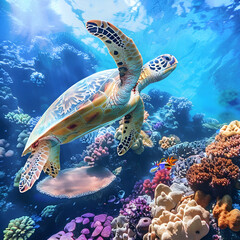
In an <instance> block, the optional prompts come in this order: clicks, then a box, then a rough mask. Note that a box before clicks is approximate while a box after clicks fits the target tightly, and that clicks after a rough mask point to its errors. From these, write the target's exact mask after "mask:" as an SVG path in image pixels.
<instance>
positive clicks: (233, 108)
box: [0, 0, 240, 240]
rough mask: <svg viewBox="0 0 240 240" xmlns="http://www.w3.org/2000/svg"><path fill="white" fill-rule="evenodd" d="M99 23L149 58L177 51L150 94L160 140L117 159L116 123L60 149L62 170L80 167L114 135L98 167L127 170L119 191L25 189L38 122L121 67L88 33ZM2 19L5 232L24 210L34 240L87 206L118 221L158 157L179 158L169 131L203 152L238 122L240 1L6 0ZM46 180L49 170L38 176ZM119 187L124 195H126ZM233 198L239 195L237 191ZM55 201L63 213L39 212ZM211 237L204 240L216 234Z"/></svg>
mask: <svg viewBox="0 0 240 240" xmlns="http://www.w3.org/2000/svg"><path fill="white" fill-rule="evenodd" d="M91 19H99V20H104V21H108V22H110V23H112V24H114V25H115V26H116V27H117V28H119V29H121V31H123V33H124V34H126V35H127V36H128V37H130V38H131V39H132V40H133V41H134V43H135V44H136V46H137V48H138V50H139V52H140V53H141V56H142V58H143V62H144V63H146V62H148V61H150V60H152V59H154V58H155V57H157V56H159V55H161V54H172V55H174V56H175V57H176V58H177V60H178V65H177V68H176V69H175V70H174V71H173V72H172V73H171V74H170V75H169V76H168V77H167V78H166V79H164V80H163V81H161V82H157V83H153V84H151V85H149V86H148V87H147V88H145V89H144V90H143V93H144V94H148V95H149V96H150V100H147V99H144V103H145V110H147V111H148V113H149V118H148V121H147V123H145V124H144V125H143V128H142V129H143V130H144V131H145V132H146V134H148V135H149V136H150V138H151V139H152V140H153V139H154V141H153V145H154V146H151V148H150V147H149V146H147V145H145V147H144V152H143V153H142V154H139V155H138V154H136V152H134V150H132V149H131V150H130V151H129V152H128V153H127V154H126V155H124V156H123V157H119V156H117V152H116V148H117V145H118V143H119V141H118V140H116V139H114V137H113V136H114V134H115V131H116V128H118V126H119V124H118V122H116V123H114V124H113V125H112V126H111V128H108V129H101V131H102V132H101V131H100V133H99V132H93V133H92V134H90V135H87V136H86V137H85V138H83V139H82V140H76V141H74V142H73V143H70V144H67V145H64V146H63V147H61V168H62V169H66V168H69V167H74V168H75V167H76V166H78V167H80V166H82V165H84V161H83V159H84V157H86V156H88V154H89V152H87V151H88V150H89V149H88V148H87V146H89V145H90V144H93V143H95V145H92V148H98V147H99V146H98V145H96V144H98V143H96V141H95V137H96V136H97V134H98V136H105V135H106V132H108V133H109V134H110V135H111V136H110V137H109V136H107V137H106V136H105V138H108V137H109V139H110V140H109V143H108V144H109V145H106V146H107V148H108V150H106V151H107V153H106V155H104V154H102V153H101V154H102V155H101V157H100V158H103V162H101V164H100V165H101V167H102V166H104V167H107V168H108V169H110V171H111V172H114V170H116V169H117V168H119V167H121V168H122V173H121V174H120V175H117V177H116V180H115V181H114V183H112V185H113V186H112V188H110V189H108V188H107V187H106V186H104V187H106V188H107V190H106V192H103V193H101V194H102V195H101V197H100V198H99V196H98V197H96V199H98V200H96V199H95V198H91V200H89V199H88V198H81V197H78V198H74V199H70V200H69V199H59V198H55V197H49V196H47V195H45V194H44V193H40V192H39V191H37V190H36V188H35V186H34V187H33V189H31V190H30V191H28V192H26V193H24V194H20V193H19V192H18V189H17V188H16V187H13V182H14V179H15V174H16V172H17V171H18V170H19V169H20V168H21V167H22V166H23V165H24V163H25V161H26V160H27V157H26V156H25V157H23V158H21V153H22V151H23V148H24V145H25V144H26V140H27V138H28V136H29V134H30V132H31V131H32V129H33V128H34V126H35V125H36V123H37V122H38V120H39V118H40V117H41V116H42V115H43V113H44V112H45V111H46V110H47V109H48V107H49V106H50V105H51V104H52V103H53V102H54V100H55V99H56V98H58V97H59V96H60V95H61V94H62V93H63V92H64V91H66V90H67V89H68V88H69V87H70V86H72V85H73V84H75V83H76V82H77V81H80V80H81V79H83V78H85V77H87V76H89V75H91V74H94V73H96V72H99V71H103V70H107V69H112V68H116V64H115V62H114V60H113V58H112V57H111V56H110V55H109V53H108V49H107V47H106V46H105V45H104V44H103V43H102V42H101V41H100V40H99V39H98V38H96V37H94V36H92V35H91V34H89V32H88V31H87V30H86V27H85V24H86V22H87V21H89V20H91ZM0 22H1V24H0V140H2V141H0V167H1V169H0V170H1V171H0V183H1V184H0V188H1V190H0V191H1V193H0V195H1V198H2V199H1V200H0V208H1V209H2V210H1V212H2V213H3V214H2V216H0V223H1V228H0V230H1V232H2V231H3V230H4V229H5V228H6V227H7V225H8V222H9V221H10V220H11V219H14V218H18V217H22V216H29V217H32V219H34V220H35V227H34V229H35V233H34V234H33V235H32V236H31V237H30V239H36V240H38V239H39V240H42V239H48V238H49V237H50V236H51V235H53V234H55V233H57V232H58V231H60V230H63V229H64V226H65V225H66V223H67V222H69V221H70V220H71V219H73V218H75V217H79V216H81V215H82V214H84V213H87V212H93V213H94V214H100V213H104V214H108V216H110V215H111V216H113V217H114V218H115V217H116V216H118V214H119V210H120V208H122V205H121V203H120V199H124V198H126V197H127V196H128V195H129V194H130V193H131V191H132V189H133V186H134V184H135V182H136V181H138V180H145V179H147V178H150V179H151V178H153V176H154V175H153V174H150V173H149V170H150V169H151V167H152V163H153V162H154V161H159V160H160V159H161V158H163V157H164V158H166V157H167V156H168V155H169V156H170V155H171V154H172V155H174V154H176V152H174V150H169V152H166V151H165V150H163V149H160V147H159V144H158V141H159V140H160V139H162V137H163V136H168V137H169V136H170V135H171V134H173V135H177V136H178V137H179V138H180V140H181V142H185V141H188V142H189V144H190V143H191V142H193V141H195V140H198V141H200V142H201V144H203V145H204V147H202V146H201V147H199V148H198V147H197V146H195V145H194V147H193V149H198V150H196V151H195V152H194V151H193V153H195V154H192V155H199V154H200V152H201V153H202V154H203V152H205V146H206V145H208V144H209V143H211V141H213V138H211V137H215V135H216V133H217V134H218V133H219V130H220V128H221V127H222V125H223V124H229V123H230V122H231V121H234V120H240V87H239V85H240V78H239V76H240V67H239V66H240V50H239V43H240V2H239V0H166V1H164V0H153V1H150V0H142V1H141V0H124V1H120V0H103V1H96V0H95V1H94V0H89V1H83V0H78V1H77V0H42V1H37V0H1V2H0ZM152 89H155V90H157V92H155V93H154V91H153V90H152ZM171 96H172V97H173V99H172V100H171V98H170V97H171ZM145 97H146V95H145ZM182 98H184V99H182ZM181 104H182V105H181ZM9 112H11V113H10V114H9ZM11 114H12V115H11ZM21 114H26V115H25V116H24V117H25V118H24V119H18V117H19V118H20V115H21ZM171 114H172V115H171ZM197 114H198V115H197ZM199 114H200V115H199ZM14 116H15V117H14ZM194 116H195V117H194ZM21 117H22V116H21ZM156 124H159V125H158V127H157V126H156ZM161 124H162V125H161ZM149 126H150V127H149ZM20 134H21V135H20ZM238 134H239V133H238ZM153 136H154V137H155V138H154V137H153ZM3 139H4V140H3ZM177 143H178V142H177ZM178 144H179V143H178ZM100 145H101V144H100ZM237 147H239V144H236V148H237ZM199 149H201V151H199ZM9 151H10V152H9ZM238 151H239V150H238ZM7 152H8V154H7ZM173 153H174V154H173ZM176 157H177V159H178V160H180V158H181V157H183V158H184V159H185V158H186V159H188V157H189V155H187V154H186V153H185V155H181V156H180V153H179V155H177V156H176ZM235 157H236V158H237V161H235V162H234V163H235V164H236V165H239V164H238V161H239V152H238V155H237V156H235ZM139 159H140V160H139ZM233 159H234V160H236V159H235V158H233ZM138 160H139V162H138ZM89 161H90V160H89ZM89 161H87V162H88V164H89ZM85 162H86V161H85ZM90 162H91V161H90ZM86 164H87V163H85V165H86ZM89 165H90V166H91V164H89ZM114 173H116V172H114ZM45 177H46V175H45V174H44V173H42V174H41V177H40V180H42V179H44V178H45ZM174 178H175V177H173V179H174ZM89 181H93V180H89ZM128 181H129V182H128ZM86 184H87V183H86ZM88 190H89V189H88ZM89 191H90V190H89ZM120 191H122V192H120ZM119 192H120V193H123V192H124V193H125V197H124V196H122V197H119ZM237 194H238V193H237ZM120 195H121V194H120ZM123 195H124V194H123ZM231 196H232V198H233V199H234V196H237V195H234V194H233V195H231ZM238 196H239V195H238ZM114 198H116V199H114ZM236 198H237V197H236ZM113 199H114V200H113ZM112 200H113V201H112ZM88 201H89V202H88ZM234 204H238V202H237V201H236V202H234ZM48 205H55V206H56V209H57V210H55V213H54V214H52V216H50V217H47V218H44V217H43V216H42V215H41V211H42V209H44V208H45V207H46V206H48ZM144 211H145V210H144ZM50 215H51V214H50ZM144 216H145V215H144ZM146 216H147V214H146ZM40 218H41V219H40ZM109 219H111V218H109ZM105 221H107V220H105ZM109 221H110V220H109ZM131 224H132V223H131ZM133 225H134V224H133ZM215 233H216V232H215ZM218 233H219V232H218ZM228 234H232V232H227V231H226V232H221V233H219V235H221V236H222V237H223V239H225V238H226V236H228ZM30 235H31V234H30ZM213 235H214V233H212V234H210V235H209V234H208V235H207V236H206V237H205V238H204V239H214V238H213V237H212V236H213ZM0 236H1V235H0ZM224 237H225V238H224ZM231 237H232V238H228V239H240V237H239V235H236V236H235V235H234V234H233V235H231ZM0 238H1V237H0ZM6 239H7V238H6ZM8 239H11V238H8ZM18 239H21V238H18ZM26 239H28V238H26ZM66 239H73V238H70V237H69V238H66ZM74 239H77V238H74ZM88 239H91V238H90V237H89V238H88ZM94 239H97V238H94ZM103 239H104V240H107V239H110V238H107V237H105V238H103ZM135 239H142V237H139V235H138V237H135ZM98 240H101V239H98ZM189 240H193V239H189Z"/></svg>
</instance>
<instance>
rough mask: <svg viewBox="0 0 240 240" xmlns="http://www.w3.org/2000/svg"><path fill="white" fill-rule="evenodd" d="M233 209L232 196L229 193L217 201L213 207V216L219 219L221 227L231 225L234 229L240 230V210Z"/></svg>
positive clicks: (235, 230)
mask: <svg viewBox="0 0 240 240" xmlns="http://www.w3.org/2000/svg"><path fill="white" fill-rule="evenodd" d="M231 209H232V198H231V196H229V195H225V196H223V198H222V199H219V200H218V201H217V204H216V206H215V207H214V209H213V216H214V217H215V218H217V219H218V226H219V227H220V228H221V229H225V228H227V227H229V228H230V229H231V230H232V231H234V232H238V231H240V211H239V210H238V209H233V210H231Z"/></svg>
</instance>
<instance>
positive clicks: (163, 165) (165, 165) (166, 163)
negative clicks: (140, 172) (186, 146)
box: [149, 156, 177, 173]
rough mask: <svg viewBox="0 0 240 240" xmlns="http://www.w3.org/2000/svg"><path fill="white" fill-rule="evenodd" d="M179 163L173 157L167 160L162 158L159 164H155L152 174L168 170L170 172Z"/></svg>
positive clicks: (151, 170)
mask: <svg viewBox="0 0 240 240" xmlns="http://www.w3.org/2000/svg"><path fill="white" fill-rule="evenodd" d="M176 162H177V158H174V157H173V156H171V157H170V156H168V158H167V159H165V158H161V159H160V161H159V162H154V163H153V165H154V166H153V167H152V168H151V169H150V171H149V172H150V173H154V172H156V171H158V170H161V169H167V170H170V169H171V168H172V166H174V165H175V164H176Z"/></svg>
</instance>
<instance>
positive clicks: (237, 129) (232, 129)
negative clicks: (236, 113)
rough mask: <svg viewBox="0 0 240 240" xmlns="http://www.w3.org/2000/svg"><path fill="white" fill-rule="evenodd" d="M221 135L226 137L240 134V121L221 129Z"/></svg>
mask: <svg viewBox="0 0 240 240" xmlns="http://www.w3.org/2000/svg"><path fill="white" fill-rule="evenodd" d="M220 133H222V134H223V135H224V136H226V137H231V136H233V135H236V134H240V121H237V120H235V121H232V122H230V124H229V125H224V126H223V127H222V128H221V130H220Z"/></svg>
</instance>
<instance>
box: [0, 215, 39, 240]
mask: <svg viewBox="0 0 240 240" xmlns="http://www.w3.org/2000/svg"><path fill="white" fill-rule="evenodd" d="M34 225H35V222H34V221H33V220H32V219H31V218H30V217H28V216H23V217H20V218H16V219H12V220H11V221H10V222H9V224H8V227H7V228H6V229H5V230H4V231H3V233H4V240H14V239H19V240H27V239H28V238H30V236H31V235H32V234H33V233H34V232H35V229H34Z"/></svg>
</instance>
